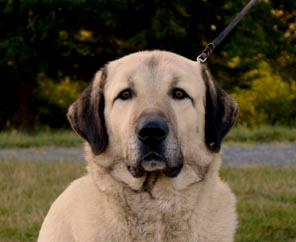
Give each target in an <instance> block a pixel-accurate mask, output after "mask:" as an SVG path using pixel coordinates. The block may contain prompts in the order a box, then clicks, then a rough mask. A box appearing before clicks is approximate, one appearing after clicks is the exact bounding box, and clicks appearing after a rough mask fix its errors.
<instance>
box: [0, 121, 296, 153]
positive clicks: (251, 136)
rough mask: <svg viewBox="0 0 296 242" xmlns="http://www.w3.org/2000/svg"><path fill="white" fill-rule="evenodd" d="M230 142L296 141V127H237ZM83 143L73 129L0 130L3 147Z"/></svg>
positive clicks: (231, 134)
mask: <svg viewBox="0 0 296 242" xmlns="http://www.w3.org/2000/svg"><path fill="white" fill-rule="evenodd" d="M225 141H226V142H228V143H255V142H293V141H296V127H284V126H261V127H257V128H253V129H247V128H243V127H235V128H233V129H232V130H231V131H230V133H229V134H228V135H227V136H226V138H225ZM81 143H83V140H82V139H81V138H80V137H79V136H78V135H77V134H76V133H75V132H74V131H72V130H70V129H69V130H66V129H65V130H47V131H38V132H33V133H29V134H28V133H21V132H17V131H4V132H0V149H1V148H27V147H48V146H59V147H61V146H62V147H67V146H68V147H69V146H76V145H80V144H81Z"/></svg>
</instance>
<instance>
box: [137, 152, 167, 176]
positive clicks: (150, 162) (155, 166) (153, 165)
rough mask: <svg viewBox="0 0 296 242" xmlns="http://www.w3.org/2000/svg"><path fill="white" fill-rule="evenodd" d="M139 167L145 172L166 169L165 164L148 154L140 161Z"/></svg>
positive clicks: (154, 155)
mask: <svg viewBox="0 0 296 242" xmlns="http://www.w3.org/2000/svg"><path fill="white" fill-rule="evenodd" d="M140 165H141V167H142V168H143V170H145V171H147V172H153V171H161V170H164V169H165V168H166V167H167V162H166V161H164V160H163V159H162V158H161V157H160V156H158V155H156V154H149V155H147V156H145V157H144V159H143V160H142V161H141V164H140Z"/></svg>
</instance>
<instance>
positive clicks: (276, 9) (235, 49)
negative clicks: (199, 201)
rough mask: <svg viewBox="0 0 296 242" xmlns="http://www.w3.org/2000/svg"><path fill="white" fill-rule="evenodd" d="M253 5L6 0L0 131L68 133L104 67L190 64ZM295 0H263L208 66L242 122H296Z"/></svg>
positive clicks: (0, 0) (0, 49)
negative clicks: (163, 58)
mask: <svg viewBox="0 0 296 242" xmlns="http://www.w3.org/2000/svg"><path fill="white" fill-rule="evenodd" d="M247 3H248V0H243V1H233V0H130V1H128V0H108V1H106V0H105V1H103V0H73V1H70V0H0V78H1V87H0V131H2V130H12V129H13V130H21V131H32V130H36V129H40V128H44V127H47V128H50V129H54V128H64V127H68V123H67V120H66V112H67V108H68V106H69V105H70V104H71V102H73V101H74V100H75V99H76V98H77V97H78V95H79V93H80V92H81V91H82V89H83V88H85V87H86V86H87V84H88V83H89V81H90V80H91V79H92V77H93V76H94V73H95V72H96V71H97V70H98V69H99V68H100V67H101V66H102V65H103V64H104V63H106V62H108V61H111V60H114V59H116V58H119V57H122V56H124V55H126V54H129V53H131V52H135V51H139V50H147V49H148V50H149V49H162V50H168V51H172V52H175V53H178V54H180V55H183V56H185V57H188V58H190V59H192V60H195V59H196V57H197V55H199V54H200V52H201V51H202V50H203V49H204V47H205V46H206V45H207V44H208V43H209V42H211V41H212V40H213V39H214V38H216V37H217V36H218V34H219V33H220V32H221V31H222V30H223V29H224V28H225V27H226V26H227V25H228V24H229V23H230V22H231V20H232V19H233V18H234V17H235V16H236V14H237V13H238V12H239V11H240V10H241V9H242V8H243V7H244V6H245V5H246V4H247ZM295 44H296V1H295V0H277V1H269V0H262V1H260V0H259V1H258V2H257V3H256V4H255V6H254V7H253V8H252V9H251V11H250V12H249V13H248V14H247V15H246V16H245V17H244V18H243V19H242V21H241V22H240V23H239V24H238V25H237V27H236V28H235V29H234V30H233V31H232V32H231V33H230V35H228V36H227V38H226V39H225V40H224V41H223V42H222V43H221V44H220V45H219V46H218V47H217V48H216V49H215V51H214V52H213V54H212V55H211V56H210V58H209V59H208V61H207V65H208V66H209V68H210V69H211V72H212V74H213V76H214V77H215V79H216V81H217V82H218V83H219V84H220V86H222V87H223V88H224V89H225V90H227V91H228V92H229V93H231V94H232V95H233V96H234V97H235V98H236V99H237V100H238V101H239V104H240V118H239V125H242V126H245V127H255V126H260V125H283V126H293V125H294V126H295V125H296V120H295V117H296V108H295V107H296V82H295V80H296V68H295V67H296V65H295V64H296V56H295V55H296V45H295Z"/></svg>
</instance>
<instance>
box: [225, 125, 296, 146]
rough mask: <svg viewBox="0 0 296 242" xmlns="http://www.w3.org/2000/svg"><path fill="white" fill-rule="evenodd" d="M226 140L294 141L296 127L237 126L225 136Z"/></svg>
mask: <svg viewBox="0 0 296 242" xmlns="http://www.w3.org/2000/svg"><path fill="white" fill-rule="evenodd" d="M225 141H226V142H231V143H233V142H235V143H236V142H240V143H246V142H247V143H254V142H293V141H296V127H285V126H260V127H256V128H244V127H239V126H237V127H235V128H233V129H232V130H231V131H230V133H229V134H228V135H227V136H226V138H225Z"/></svg>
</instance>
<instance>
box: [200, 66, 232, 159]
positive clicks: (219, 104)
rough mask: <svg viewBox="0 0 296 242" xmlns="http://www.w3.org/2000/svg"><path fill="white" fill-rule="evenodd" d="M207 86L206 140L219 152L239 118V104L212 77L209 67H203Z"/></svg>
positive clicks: (209, 145)
mask: <svg viewBox="0 0 296 242" xmlns="http://www.w3.org/2000/svg"><path fill="white" fill-rule="evenodd" d="M202 77H203V79H204V82H205V87H206V102H205V106H206V107H205V111H206V115H205V141H206V144H207V146H208V148H209V149H210V150H211V151H213V152H216V153H218V152H219V151H220V148H221V142H222V139H223V138H224V136H225V135H226V134H227V133H228V131H229V130H230V128H231V127H232V126H233V124H234V123H235V121H236V119H237V114H238V104H237V102H236V101H235V100H234V99H233V98H232V97H230V96H229V95H228V94H227V93H225V92H224V91H223V90H222V89H221V88H220V87H219V86H218V85H217V83H216V82H215V81H214V80H213V79H212V77H211V75H210V73H209V72H208V71H207V69H205V68H202Z"/></svg>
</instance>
